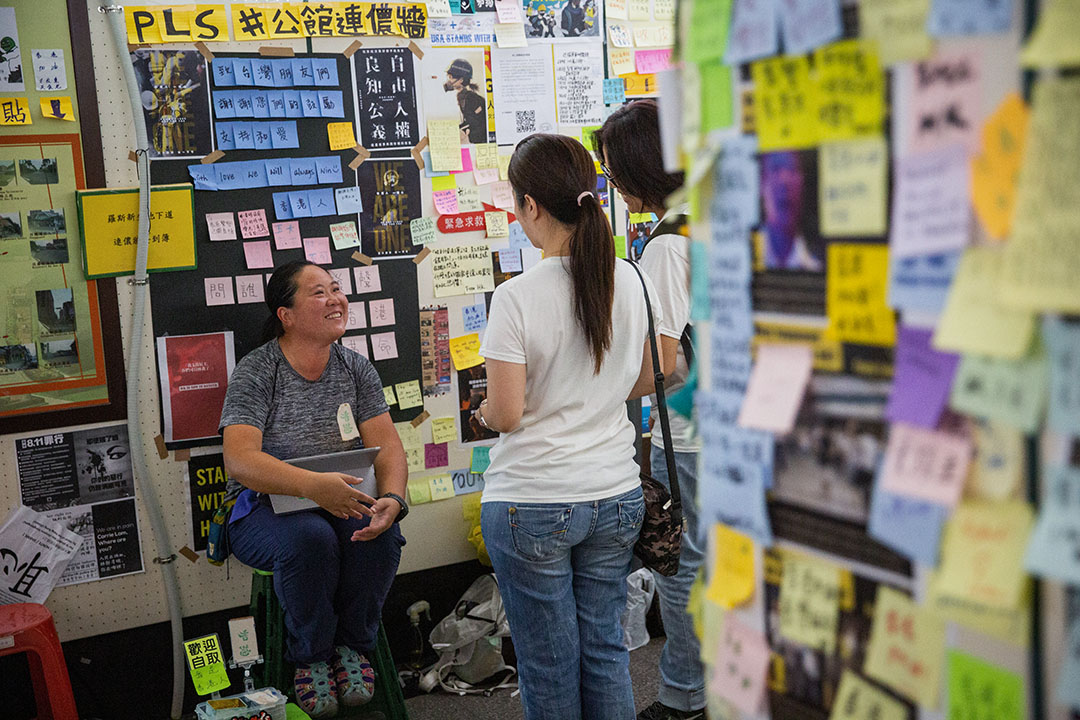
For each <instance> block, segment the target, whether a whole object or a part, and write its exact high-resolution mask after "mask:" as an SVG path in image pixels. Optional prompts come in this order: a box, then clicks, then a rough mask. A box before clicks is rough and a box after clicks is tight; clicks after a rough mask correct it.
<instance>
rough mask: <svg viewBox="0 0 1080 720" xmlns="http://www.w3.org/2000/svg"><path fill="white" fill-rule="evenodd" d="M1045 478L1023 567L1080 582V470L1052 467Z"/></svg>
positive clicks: (1040, 573) (1048, 575)
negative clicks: (1037, 519) (1037, 517)
mask: <svg viewBox="0 0 1080 720" xmlns="http://www.w3.org/2000/svg"><path fill="white" fill-rule="evenodd" d="M1044 478H1045V480H1044V492H1043V502H1042V505H1041V509H1040V512H1039V521H1038V522H1037V523H1036V524H1035V531H1034V532H1032V533H1031V540H1030V542H1029V543H1028V546H1027V553H1026V555H1025V558H1024V567H1026V568H1027V569H1028V570H1030V571H1031V572H1033V573H1035V574H1036V575H1040V576H1042V577H1045V578H1050V579H1053V580H1057V581H1059V582H1063V583H1065V584H1068V585H1074V586H1075V585H1080V470H1077V469H1076V468H1066V467H1057V466H1055V467H1049V468H1047V469H1046V472H1045V473H1044Z"/></svg>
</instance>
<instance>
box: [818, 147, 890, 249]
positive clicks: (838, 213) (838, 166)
mask: <svg viewBox="0 0 1080 720" xmlns="http://www.w3.org/2000/svg"><path fill="white" fill-rule="evenodd" d="M818 152H819V158H820V159H819V163H820V166H821V178H820V190H819V195H820V198H821V212H820V217H821V234H822V235H825V236H827V237H874V236H880V235H884V234H885V217H886V215H885V213H886V207H885V205H886V199H885V198H886V195H887V193H886V180H887V175H888V159H889V151H888V147H887V146H886V144H885V140H884V139H883V138H880V137H876V138H866V139H862V140H847V141H843V142H833V143H825V144H823V145H822V146H821V148H820V150H819V151H818Z"/></svg>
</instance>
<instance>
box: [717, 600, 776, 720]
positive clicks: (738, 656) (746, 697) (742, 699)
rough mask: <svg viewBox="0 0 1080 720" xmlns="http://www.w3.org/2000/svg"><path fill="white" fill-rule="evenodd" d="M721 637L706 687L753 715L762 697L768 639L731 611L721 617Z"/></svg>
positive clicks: (763, 693)
mask: <svg viewBox="0 0 1080 720" xmlns="http://www.w3.org/2000/svg"><path fill="white" fill-rule="evenodd" d="M721 637H722V639H721V641H720V646H719V648H718V649H717V655H716V660H717V662H715V663H714V664H713V668H712V677H711V678H710V683H709V689H710V690H711V692H713V693H715V694H717V695H719V696H720V697H722V698H724V699H725V700H727V701H728V702H730V703H731V704H733V705H734V706H735V707H737V708H738V709H739V710H742V711H743V712H744V713H746V714H748V715H753V714H754V713H756V712H757V711H758V710H759V709H760V708H761V704H762V701H763V700H764V699H765V676H766V671H767V670H768V666H769V655H770V649H769V642H768V640H766V639H765V636H764V635H763V634H762V633H760V632H758V631H757V630H755V629H753V628H751V627H749V626H748V625H745V624H744V623H742V622H740V621H739V619H738V618H736V617H735V616H734V615H732V614H728V615H727V616H726V617H725V618H724V630H723V634H722V636H721Z"/></svg>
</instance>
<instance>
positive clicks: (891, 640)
mask: <svg viewBox="0 0 1080 720" xmlns="http://www.w3.org/2000/svg"><path fill="white" fill-rule="evenodd" d="M944 657H945V623H944V622H942V621H941V620H940V619H939V618H937V617H936V616H935V615H934V614H933V613H931V612H929V611H927V610H924V609H922V608H921V607H919V606H918V605H916V604H915V603H914V602H913V601H912V600H911V598H909V597H908V596H907V595H904V594H903V593H901V592H898V591H896V590H893V589H892V588H891V587H889V586H887V585H878V591H877V600H876V601H875V603H874V624H873V626H872V627H871V630H870V644H869V646H868V648H867V651H866V661H865V662H864V664H863V670H864V672H865V673H866V675H867V676H868V677H870V678H873V679H874V680H877V681H878V682H880V683H882V684H883V685H886V686H888V687H890V688H892V689H893V690H895V691H896V692H898V693H900V694H901V695H903V696H904V697H906V698H908V699H909V700H911V701H912V702H914V703H916V704H918V705H922V706H924V707H937V697H938V686H939V684H940V681H941V669H942V665H943V660H944ZM859 717H869V716H859Z"/></svg>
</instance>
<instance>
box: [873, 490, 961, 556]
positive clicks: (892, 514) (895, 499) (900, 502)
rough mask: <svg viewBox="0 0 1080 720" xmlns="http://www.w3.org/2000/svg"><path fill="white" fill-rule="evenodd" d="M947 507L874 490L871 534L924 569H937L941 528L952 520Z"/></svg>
mask: <svg viewBox="0 0 1080 720" xmlns="http://www.w3.org/2000/svg"><path fill="white" fill-rule="evenodd" d="M948 514H949V512H948V508H946V507H945V506H943V505H935V504H934V503H929V502H925V501H923V500H915V499H913V498H909V497H904V496H903V495H897V494H893V493H889V492H885V491H884V490H882V489H881V488H880V487H876V488H874V496H873V498H871V500H870V520H869V522H868V523H867V532H869V533H870V536H871V537H873V538H876V539H877V540H879V541H881V542H882V543H883V544H885V545H888V546H889V547H891V548H892V549H893V550H895V551H896V552H898V553H900V554H901V555H904V556H906V557H908V558H911V559H912V560H915V561H917V562H919V563H922V564H923V565H930V566H936V565H937V563H938V548H939V546H940V544H941V528H942V526H943V525H944V524H945V519H946V518H947V517H948Z"/></svg>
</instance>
